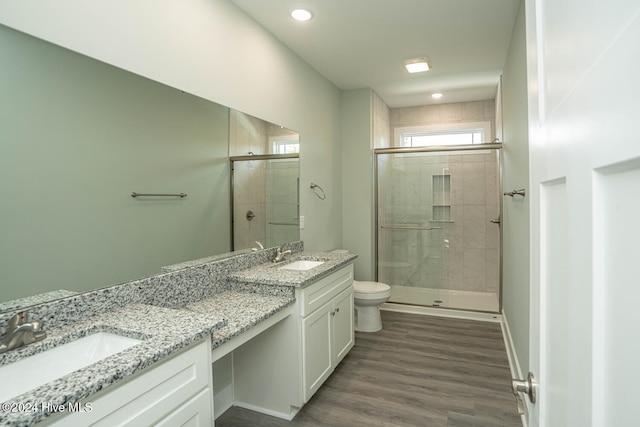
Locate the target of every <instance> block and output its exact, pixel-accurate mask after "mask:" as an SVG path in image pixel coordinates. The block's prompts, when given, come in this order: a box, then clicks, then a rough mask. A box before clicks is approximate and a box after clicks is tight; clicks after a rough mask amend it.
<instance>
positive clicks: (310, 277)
mask: <svg viewBox="0 0 640 427" xmlns="http://www.w3.org/2000/svg"><path fill="white" fill-rule="evenodd" d="M357 257H358V255H355V254H352V253H348V252H337V251H336V252H299V253H294V254H292V255H289V256H288V257H287V258H285V260H284V261H281V262H279V263H272V262H267V263H263V264H260V265H257V266H255V267H252V268H248V269H245V270H240V271H236V272H234V273H231V274H229V280H232V281H236V282H239V283H255V284H260V285H276V286H293V287H305V286H308V285H310V284H312V283H314V282H315V281H317V280H319V279H321V278H323V277H324V276H327V275H328V274H331V273H333V272H334V271H336V270H339V269H340V268H342V267H344V266H345V265H347V264H349V263H350V262H353V260H355V259H356V258H357ZM298 260H309V261H324V263H323V264H321V265H319V266H317V267H314V268H312V269H310V270H304V271H300V270H285V269H282V268H281V267H283V266H285V265H287V264H290V263H292V262H295V261H298Z"/></svg>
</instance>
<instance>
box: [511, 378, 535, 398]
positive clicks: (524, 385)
mask: <svg viewBox="0 0 640 427" xmlns="http://www.w3.org/2000/svg"><path fill="white" fill-rule="evenodd" d="M511 387H512V389H513V394H515V395H518V393H524V394H526V395H527V396H529V400H530V401H531V403H536V388H537V387H538V383H536V377H534V376H533V373H532V372H529V375H527V379H526V380H516V379H512V380H511Z"/></svg>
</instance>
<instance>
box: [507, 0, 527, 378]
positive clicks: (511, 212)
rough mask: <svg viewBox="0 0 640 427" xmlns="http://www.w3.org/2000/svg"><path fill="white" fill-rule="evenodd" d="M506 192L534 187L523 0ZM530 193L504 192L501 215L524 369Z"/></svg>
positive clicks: (510, 62) (510, 90) (510, 86)
mask: <svg viewBox="0 0 640 427" xmlns="http://www.w3.org/2000/svg"><path fill="white" fill-rule="evenodd" d="M502 111H503V132H504V133H503V139H504V144H503V149H502V155H503V169H502V174H503V177H502V182H503V188H504V191H510V190H515V189H519V188H525V189H527V191H529V136H528V135H529V123H528V108H527V59H526V47H525V19H524V2H523V3H522V5H521V7H520V12H519V14H518V19H517V20H516V25H515V28H514V30H513V36H512V39H511V46H510V48H509V53H508V56H507V60H506V63H505V67H504V73H503V76H502ZM529 208H530V207H529V198H528V197H524V198H522V197H513V198H510V197H505V198H504V199H503V217H502V244H503V248H502V252H503V258H502V271H503V273H502V308H503V311H504V314H505V317H506V320H507V322H508V324H509V329H510V331H511V336H512V339H513V343H514V346H515V350H516V355H517V359H518V362H519V364H520V368H521V370H522V373H524V375H526V373H527V372H528V370H529V369H528V367H529Z"/></svg>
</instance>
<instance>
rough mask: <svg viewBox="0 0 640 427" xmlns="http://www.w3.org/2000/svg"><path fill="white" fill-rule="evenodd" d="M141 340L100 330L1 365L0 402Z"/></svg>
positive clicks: (118, 351)
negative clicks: (1, 385)
mask: <svg viewBox="0 0 640 427" xmlns="http://www.w3.org/2000/svg"><path fill="white" fill-rule="evenodd" d="M140 342H141V340H139V339H136V338H129V337H124V336H122V335H116V334H112V333H109V332H98V333H96V334H93V335H89V336H86V337H83V338H80V339H78V340H75V341H72V342H70V343H67V344H63V345H59V346H57V347H54V348H52V349H51V350H47V351H44V352H42V353H38V354H35V355H33V356H30V357H26V358H24V359H21V360H19V361H17V362H14V363H10V364H8V365H2V366H0V378H2V383H3V384H4V386H3V387H0V402H4V401H7V400H10V399H12V398H14V397H16V396H18V395H20V394H22V393H24V392H27V391H29V390H32V389H34V388H37V387H40V386H41V385H44V384H46V383H48V382H51V381H53V380H56V379H58V378H61V377H63V376H65V375H67V374H70V373H71V372H73V371H77V370H78V369H82V368H84V367H87V366H89V365H91V364H93V363H96V362H99V361H100V360H102V359H105V358H107V357H109V356H112V355H114V354H116V353H120V352H121V351H123V350H126V349H128V348H129V347H133V346H134V345H136V344H138V343H140ZM9 384H10V385H9Z"/></svg>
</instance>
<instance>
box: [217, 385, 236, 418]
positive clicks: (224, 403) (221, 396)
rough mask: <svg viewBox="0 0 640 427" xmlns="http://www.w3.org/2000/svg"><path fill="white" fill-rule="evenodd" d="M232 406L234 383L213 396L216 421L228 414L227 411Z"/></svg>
mask: <svg viewBox="0 0 640 427" xmlns="http://www.w3.org/2000/svg"><path fill="white" fill-rule="evenodd" d="M232 406H233V383H231V384H229V385H227V386H226V387H225V388H223V389H222V390H220V391H219V392H218V393H216V394H214V395H213V413H214V419H218V417H219V416H220V415H222V414H224V413H225V412H227V410H228V409H229V408H231V407H232Z"/></svg>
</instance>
